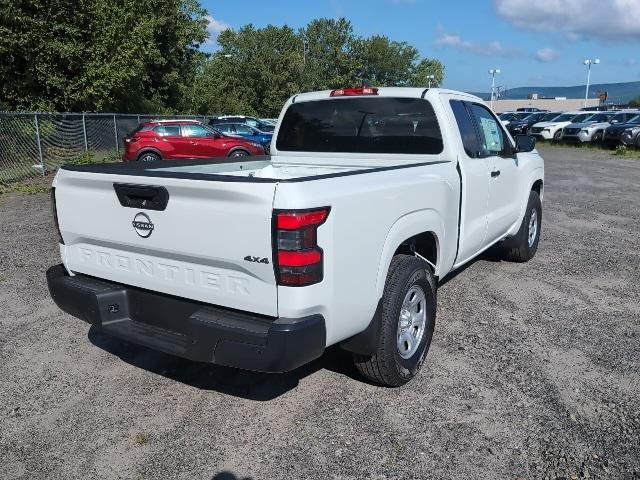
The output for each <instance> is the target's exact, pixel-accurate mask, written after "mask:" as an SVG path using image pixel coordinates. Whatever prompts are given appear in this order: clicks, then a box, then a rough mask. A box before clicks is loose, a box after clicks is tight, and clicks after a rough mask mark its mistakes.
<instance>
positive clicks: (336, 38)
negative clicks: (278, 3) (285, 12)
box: [299, 18, 362, 90]
mask: <svg viewBox="0 0 640 480" xmlns="http://www.w3.org/2000/svg"><path fill="white" fill-rule="evenodd" d="M299 35H300V40H299V42H300V45H301V48H303V49H304V55H303V57H304V65H303V67H304V68H303V74H302V87H303V90H326V89H334V88H340V87H344V86H347V85H354V84H356V83H357V82H358V80H360V82H361V81H362V80H361V79H358V65H359V62H358V59H357V56H356V52H355V43H356V38H355V36H354V34H353V26H352V25H351V22H349V21H348V20H346V19H344V18H339V19H337V20H336V19H328V18H321V19H318V20H313V21H311V22H310V23H309V24H308V25H307V26H306V27H305V28H303V29H302V30H301V31H300V32H299Z"/></svg>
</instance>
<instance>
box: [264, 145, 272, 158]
mask: <svg viewBox="0 0 640 480" xmlns="http://www.w3.org/2000/svg"><path fill="white" fill-rule="evenodd" d="M264 153H266V154H267V155H271V142H269V143H267V144H266V145H265V146H264Z"/></svg>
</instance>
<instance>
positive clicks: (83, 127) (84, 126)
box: [82, 113, 89, 152]
mask: <svg viewBox="0 0 640 480" xmlns="http://www.w3.org/2000/svg"><path fill="white" fill-rule="evenodd" d="M82 133H83V134H84V151H85V152H88V151H89V144H88V143H87V124H86V123H85V121H84V113H83V114H82Z"/></svg>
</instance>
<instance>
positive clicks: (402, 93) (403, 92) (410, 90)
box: [292, 87, 483, 103]
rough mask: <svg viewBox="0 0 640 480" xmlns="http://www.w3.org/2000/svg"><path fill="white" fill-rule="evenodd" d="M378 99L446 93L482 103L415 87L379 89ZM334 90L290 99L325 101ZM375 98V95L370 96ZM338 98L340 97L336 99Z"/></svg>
mask: <svg viewBox="0 0 640 480" xmlns="http://www.w3.org/2000/svg"><path fill="white" fill-rule="evenodd" d="M377 90H378V93H377V96H378V97H409V98H428V97H433V96H435V95H438V94H439V93H448V94H454V95H461V96H465V97H468V98H470V99H474V100H476V101H480V102H482V101H483V100H482V99H481V98H480V97H476V96H475V95H471V94H469V93H465V92H460V91H457V90H449V89H446V88H423V87H419V88H415V87H380V88H378V89H377ZM333 91H334V90H321V91H318V92H308V93H300V94H298V95H294V96H293V97H292V103H295V102H309V101H313V100H325V99H328V98H336V97H331V92H333ZM371 96H376V95H371ZM337 98H340V97H337Z"/></svg>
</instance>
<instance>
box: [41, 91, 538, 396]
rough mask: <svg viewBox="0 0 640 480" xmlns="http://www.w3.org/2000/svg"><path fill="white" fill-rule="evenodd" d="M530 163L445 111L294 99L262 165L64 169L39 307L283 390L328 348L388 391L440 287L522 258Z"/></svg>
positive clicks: (471, 105)
mask: <svg viewBox="0 0 640 480" xmlns="http://www.w3.org/2000/svg"><path fill="white" fill-rule="evenodd" d="M534 146H535V141H534V140H533V139H532V137H527V136H517V137H516V139H515V141H514V140H513V139H512V137H511V136H510V135H509V134H508V133H507V131H506V130H505V129H504V128H503V126H502V124H501V123H500V120H498V118H497V117H496V116H495V115H494V114H493V113H492V112H491V111H490V110H489V109H488V108H487V107H486V106H485V105H484V104H483V103H482V101H481V100H480V99H479V98H477V97H475V96H471V95H467V94H464V93H460V92H455V91H450V90H442V89H426V90H425V89H415V88H380V89H376V88H360V89H342V90H334V91H324V92H315V93H306V94H301V95H296V96H294V97H292V98H291V99H290V100H289V101H288V102H287V103H286V105H285V106H284V108H283V110H282V113H281V114H280V118H279V120H278V126H277V128H276V131H275V139H274V142H273V146H272V156H271V157H256V158H255V159H248V160H246V161H241V162H233V163H222V164H220V163H218V164H215V163H211V162H204V161H173V162H171V161H159V162H152V163H143V162H140V163H137V162H131V163H129V164H108V165H91V166H66V167H63V168H61V169H60V170H59V172H58V174H57V176H56V178H55V180H54V182H53V189H52V199H53V210H54V216H55V218H56V226H57V229H58V234H59V237H60V238H59V242H60V254H61V257H62V262H63V265H58V266H54V267H52V268H51V269H49V270H48V272H47V278H48V284H49V289H50V292H51V295H52V297H53V299H54V300H55V302H56V303H57V304H58V306H59V307H60V308H61V309H62V310H64V311H66V312H68V313H69V314H71V315H74V316H76V317H78V318H80V319H82V320H85V321H86V322H89V323H90V324H92V325H93V326H94V327H95V328H98V329H100V330H101V331H103V332H105V333H107V334H110V335H113V336H116V337H119V338H122V339H126V340H128V341H131V342H134V343H137V344H141V345H145V346H147V347H151V348H154V349H157V350H160V351H163V352H167V353H170V354H174V355H177V356H181V357H185V358H188V359H192V360H196V361H203V362H212V363H216V364H221V365H227V366H233V367H238V368H243V369H250V370H259V371H269V372H283V371H288V370H292V369H294V368H296V367H299V366H300V365H303V364H305V363H307V362H309V361H311V360H314V359H316V358H318V357H320V356H321V355H322V353H323V352H324V350H325V348H327V347H328V346H330V345H334V344H340V345H341V346H342V347H343V348H344V349H346V350H348V351H351V352H353V354H354V355H353V357H354V361H355V364H356V366H357V368H358V370H359V371H360V372H361V373H362V374H363V375H364V376H365V377H368V378H369V379H370V380H372V381H375V382H378V383H380V384H384V385H389V386H398V385H401V384H403V383H405V382H407V381H408V380H410V379H411V378H412V377H413V376H414V375H415V374H416V373H417V371H418V370H419V368H420V366H421V365H422V363H423V361H424V358H425V355H426V353H427V351H428V349H429V345H430V343H431V338H432V335H433V331H434V326H435V319H436V289H437V285H438V281H439V280H441V279H442V278H443V277H445V276H446V275H447V274H449V273H450V272H452V271H453V270H455V269H456V268H458V267H460V266H461V265H463V264H464V263H466V262H468V261H469V260H471V259H472V258H474V257H475V256H477V255H478V254H480V253H481V252H483V251H484V250H486V249H487V248H489V247H490V246H492V245H494V244H497V243H498V242H500V247H501V248H502V251H503V253H504V256H505V258H506V259H509V260H513V261H517V262H525V261H527V260H529V259H531V258H532V257H533V256H534V255H535V253H536V249H537V247H538V239H539V236H540V226H541V215H542V208H541V199H542V193H543V175H544V164H543V160H542V158H541V157H540V156H539V155H538V153H537V152H536V151H535V150H534ZM224 161H225V162H227V161H228V160H224Z"/></svg>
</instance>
